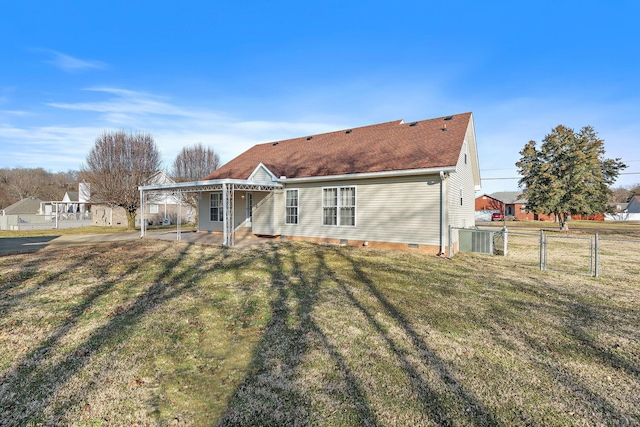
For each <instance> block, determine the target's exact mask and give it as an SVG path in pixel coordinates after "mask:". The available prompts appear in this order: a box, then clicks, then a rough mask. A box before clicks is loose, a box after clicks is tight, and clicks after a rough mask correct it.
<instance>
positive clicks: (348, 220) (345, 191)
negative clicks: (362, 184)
mask: <svg viewBox="0 0 640 427" xmlns="http://www.w3.org/2000/svg"><path fill="white" fill-rule="evenodd" d="M322 224H323V225H344V226H355V225H356V188H355V187H335V188H323V189H322Z"/></svg>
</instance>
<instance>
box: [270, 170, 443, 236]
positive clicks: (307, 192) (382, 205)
mask: <svg viewBox="0 0 640 427" xmlns="http://www.w3.org/2000/svg"><path fill="white" fill-rule="evenodd" d="M439 184H440V179H439V177H438V176H431V177H426V176H421V177H395V178H384V179H366V180H345V181H340V182H330V183H327V182H324V183H312V184H311V183H305V184H298V183H296V184H295V186H294V185H293V184H291V185H290V186H288V188H297V189H299V199H300V212H299V224H297V225H285V224H284V198H283V197H282V198H281V200H280V202H279V203H278V204H277V206H279V207H280V209H279V210H280V212H279V213H278V214H277V215H279V216H277V217H276V218H278V222H279V223H280V224H282V225H281V227H282V233H281V234H283V235H286V236H301V237H316V238H331V239H347V240H349V239H351V240H367V241H379V242H392V243H418V244H428V245H439V244H440V237H439V224H440V205H439V197H440V185H439ZM327 187H355V188H356V225H355V226H325V225H323V224H322V213H323V210H322V194H323V192H322V190H323V188H327ZM280 205H281V206H280Z"/></svg>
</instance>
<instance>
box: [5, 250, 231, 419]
mask: <svg viewBox="0 0 640 427" xmlns="http://www.w3.org/2000/svg"><path fill="white" fill-rule="evenodd" d="M191 248H192V245H184V246H183V247H182V249H181V251H180V253H179V254H178V255H177V256H175V257H173V260H172V262H170V263H168V264H167V265H166V266H165V268H164V269H163V270H162V271H160V272H158V274H156V275H155V277H154V278H153V280H152V284H151V286H149V287H148V288H147V289H145V290H144V291H143V292H142V293H141V294H140V295H139V296H138V297H137V298H135V301H134V302H133V303H132V304H130V305H129V306H127V307H126V308H125V309H123V310H122V311H120V312H117V313H114V315H113V316H112V317H111V318H110V319H109V320H108V321H107V322H106V323H105V324H103V325H102V326H100V327H98V328H97V329H96V330H95V331H93V332H92V333H91V335H89V336H88V337H87V338H86V339H85V340H84V341H82V342H79V343H77V344H74V345H73V347H72V348H71V349H69V350H68V351H66V355H64V356H63V357H62V358H61V359H60V360H57V361H55V362H53V363H51V362H49V361H48V360H47V359H48V354H50V352H51V351H52V349H55V348H56V346H59V344H60V343H61V341H62V340H63V338H65V337H66V336H67V335H68V334H69V333H70V332H71V331H72V330H73V329H74V328H75V327H76V326H77V324H78V322H79V321H80V318H81V317H82V315H83V314H84V313H86V312H87V311H88V310H90V309H91V308H92V307H93V306H94V305H95V304H96V303H97V301H98V300H99V299H100V298H102V297H103V296H105V295H107V294H108V293H109V292H110V291H111V290H112V289H113V287H114V286H116V285H117V284H118V283H120V282H121V281H123V280H127V279H128V278H130V277H131V276H133V275H134V274H136V272H137V271H139V270H145V269H147V268H150V267H151V264H152V263H154V262H155V258H156V256H159V255H160V254H161V253H162V252H163V250H162V249H161V250H159V251H157V252H156V253H155V254H148V256H147V258H146V259H145V260H143V261H141V262H139V263H138V262H132V263H131V265H130V266H129V268H128V269H127V270H126V271H124V272H123V273H122V275H121V276H120V277H119V278H118V279H111V280H108V281H105V282H103V283H101V285H100V286H97V287H94V288H93V289H92V291H91V292H90V293H89V294H88V295H86V297H85V298H84V299H83V300H82V301H81V302H80V303H79V304H78V305H76V306H75V307H73V309H72V315H71V316H70V317H69V319H68V320H67V321H65V322H63V323H62V324H61V325H60V326H59V327H58V328H57V329H56V331H55V332H54V333H53V334H51V335H50V336H49V338H47V339H46V340H45V341H44V342H42V343H41V344H40V345H39V346H38V348H36V349H34V350H32V351H31V352H30V353H29V354H27V355H26V356H25V357H24V358H23V359H22V361H21V362H20V363H19V364H18V365H17V366H15V367H14V368H13V369H11V370H10V371H8V372H5V374H4V375H2V377H0V383H1V384H2V386H1V387H0V420H4V421H3V423H5V425H23V424H25V423H28V422H34V423H36V424H37V423H44V422H45V421H47V417H48V414H50V413H53V414H57V415H58V416H59V415H60V414H64V413H65V412H66V411H67V410H68V409H70V408H72V407H77V406H78V405H79V404H80V403H81V402H82V401H83V399H84V396H85V395H86V394H87V393H89V392H90V391H91V386H90V385H89V384H88V385H87V388H86V389H85V390H84V391H85V394H84V395H79V394H76V395H74V396H73V398H71V399H69V400H66V401H64V402H60V401H57V400H55V395H56V392H57V391H58V390H60V389H62V388H63V387H64V385H65V384H66V383H67V382H68V381H69V380H70V379H71V378H73V376H74V375H75V374H76V373H77V372H78V371H79V370H80V369H82V368H83V367H84V366H85V365H86V364H87V363H89V361H90V359H91V356H92V355H94V354H97V353H98V352H99V351H100V350H102V349H103V348H105V347H106V346H108V345H110V344H111V343H113V342H114V341H115V342H123V341H125V340H127V339H128V338H129V337H130V336H131V334H132V333H133V331H134V330H135V325H136V324H137V323H138V322H139V321H140V320H141V318H142V317H143V316H145V315H146V314H147V313H148V312H150V311H152V310H154V309H155V308H156V307H158V306H160V305H162V304H165V303H167V302H168V301H170V300H172V299H174V298H176V297H178V296H179V295H181V294H183V293H185V292H188V291H189V289H190V288H191V287H192V284H193V283H194V282H196V281H197V280H198V279H200V278H202V277H203V276H204V275H206V274H207V271H206V270H201V269H199V268H198V266H199V265H200V264H204V263H206V262H208V261H209V260H210V259H212V258H215V257H218V256H219V255H220V254H219V252H213V253H212V254H213V255H211V256H210V257H208V258H207V257H203V258H201V259H200V260H199V262H198V263H197V264H196V265H190V266H181V264H182V262H183V261H182V260H183V258H184V257H185V256H186V255H187V254H188V253H189V251H190V249H191ZM176 271H180V273H178V274H175V272H176ZM48 421H49V422H54V423H55V422H56V421H55V420H48Z"/></svg>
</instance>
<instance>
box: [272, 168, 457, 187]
mask: <svg viewBox="0 0 640 427" xmlns="http://www.w3.org/2000/svg"><path fill="white" fill-rule="evenodd" d="M455 170H456V167H455V166H445V167H440V168H427V169H405V170H399V171H385V172H364V173H350V174H343V175H326V176H310V177H305V178H286V177H281V178H280V179H279V180H278V182H281V183H288V182H314V181H335V180H345V179H367V178H389V177H396V176H412V175H433V174H437V173H440V174H442V173H444V172H455Z"/></svg>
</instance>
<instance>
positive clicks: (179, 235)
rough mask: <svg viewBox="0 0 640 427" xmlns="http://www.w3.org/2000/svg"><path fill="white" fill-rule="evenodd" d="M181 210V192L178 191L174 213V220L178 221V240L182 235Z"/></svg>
mask: <svg viewBox="0 0 640 427" xmlns="http://www.w3.org/2000/svg"><path fill="white" fill-rule="evenodd" d="M181 211H182V193H179V196H178V214H177V215H176V222H177V223H178V225H177V229H178V236H177V237H178V240H182V235H181V234H180V233H181V230H180V222H181V221H182V217H181V215H180V212H181Z"/></svg>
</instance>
